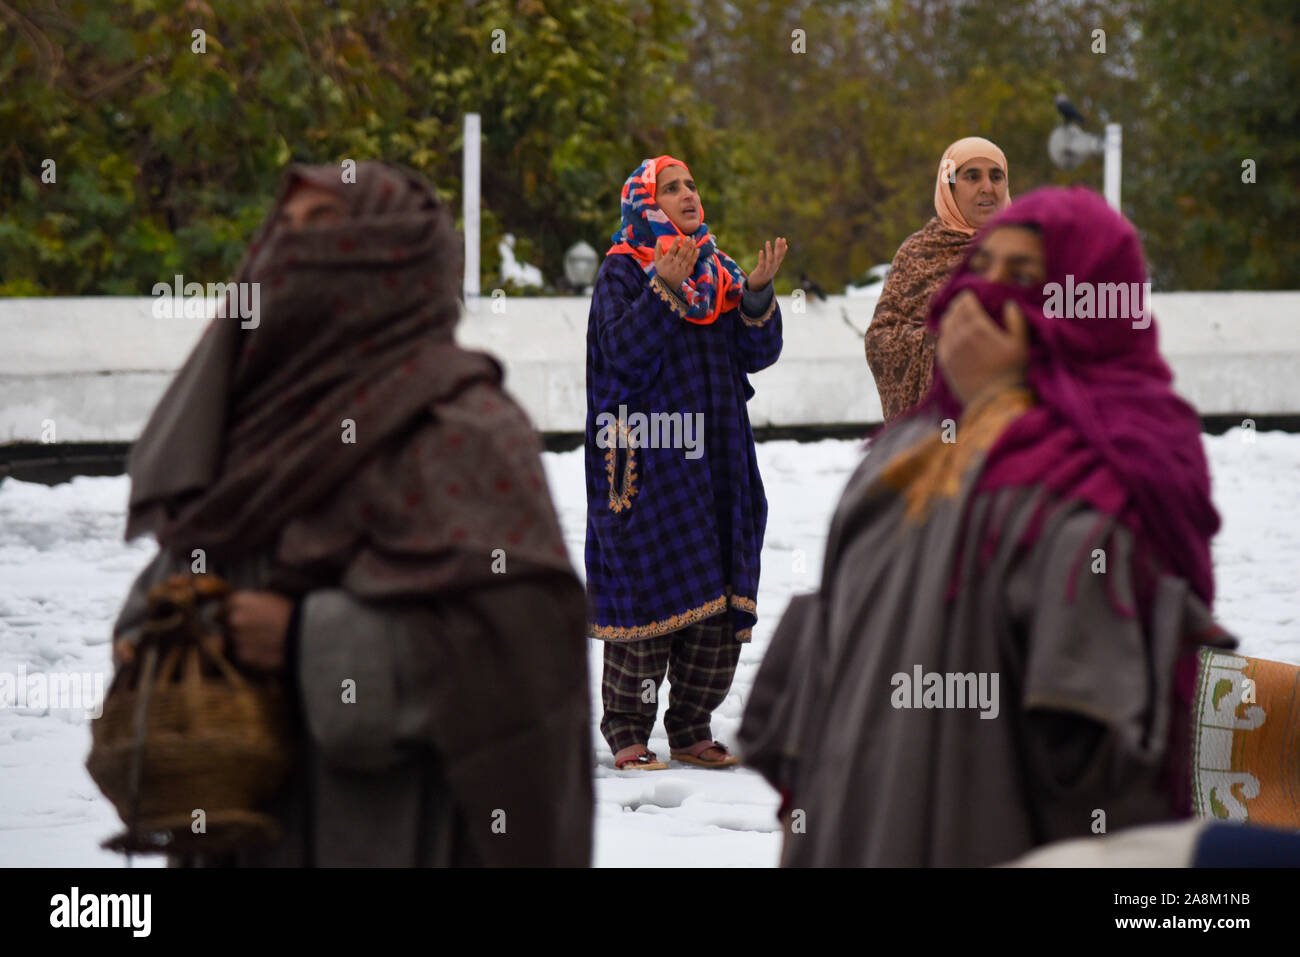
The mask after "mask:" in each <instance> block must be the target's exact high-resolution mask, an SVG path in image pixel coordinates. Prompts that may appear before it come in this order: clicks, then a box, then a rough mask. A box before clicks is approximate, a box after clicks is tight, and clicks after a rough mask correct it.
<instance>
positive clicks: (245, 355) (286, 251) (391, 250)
mask: <svg viewBox="0 0 1300 957" xmlns="http://www.w3.org/2000/svg"><path fill="white" fill-rule="evenodd" d="M341 179H342V178H341V176H340V170H339V168H338V167H335V166H317V167H307V166H292V167H290V168H289V170H288V171H287V174H286V176H285V179H284V183H283V185H282V187H281V190H280V194H279V196H278V198H277V201H276V204H275V208H274V210H273V211H272V214H271V216H270V217H268V220H267V222H266V224H265V225H263V227H262V229H261V231H260V232H259V233H258V235H257V237H256V239H255V240H254V242H253V243H252V245H251V246H250V248H249V250H248V253H247V255H246V256H245V259H244V262H243V264H242V266H241V268H240V270H239V274H238V280H239V281H240V282H257V283H260V293H261V315H260V317H259V319H260V322H259V324H258V325H257V326H256V327H255V328H250V329H244V328H241V322H240V320H239V318H237V317H234V318H228V319H227V318H217V319H215V320H213V322H212V324H211V325H210V326H209V327H208V329H207V331H206V332H205V333H204V334H203V336H202V338H201V339H200V341H199V343H198V345H197V346H196V347H195V349H194V351H193V352H192V353H191V355H190V357H189V359H188V360H187V361H186V362H185V364H184V366H183V367H182V368H181V370H180V371H179V372H178V373H177V375H176V378H175V379H174V380H173V381H172V383H171V385H170V387H169V388H168V389H167V392H166V394H165V395H164V396H163V398H162V400H161V401H160V402H159V404H158V406H157V408H156V409H155V410H154V412H153V415H152V416H151V418H150V420H149V423H148V424H147V425H146V427H145V429H144V432H143V434H142V435H141V436H140V439H139V441H137V442H136V443H135V445H134V447H133V448H132V450H131V456H130V460H129V464H128V472H129V474H130V476H131V498H130V510H129V515H128V521H127V538H128V539H129V538H134V537H136V536H138V535H141V534H145V533H148V532H153V533H155V534H156V535H157V537H158V541H159V544H160V545H161V546H163V547H164V548H166V549H168V550H170V551H172V552H174V553H177V554H182V555H186V556H188V554H189V552H190V550H191V549H193V548H203V549H205V550H206V552H207V554H208V556H209V557H212V558H217V559H221V558H232V559H233V558H239V557H243V556H248V555H253V554H256V553H259V552H272V553H273V554H274V556H275V559H276V565H277V568H278V569H279V570H281V571H283V572H284V575H283V576H282V577H283V578H284V579H285V580H286V581H295V580H296V581H298V582H299V584H298V585H297V586H296V587H295V586H291V587H289V588H287V589H286V590H297V588H306V587H311V585H310V583H311V582H313V581H326V582H330V583H334V582H337V583H340V584H342V585H343V587H345V588H348V589H349V590H350V591H352V592H353V593H354V594H356V595H358V596H359V597H363V598H368V597H381V596H391V595H400V594H427V593H428V592H430V591H435V590H439V589H444V588H449V587H451V586H461V585H465V584H469V583H471V582H472V581H474V580H476V579H479V580H489V579H490V578H491V573H490V567H491V563H492V558H491V556H492V554H493V550H494V549H497V548H500V549H504V550H505V552H506V555H507V556H508V560H509V561H510V562H511V563H512V565H511V567H510V571H512V572H513V571H515V565H514V564H513V563H516V562H521V563H522V564H523V565H525V566H528V565H529V563H532V564H535V565H539V566H542V567H544V568H547V569H553V570H557V571H562V572H564V573H567V574H572V567H571V565H570V564H569V561H568V556H567V552H566V550H565V547H564V543H563V539H562V536H561V533H560V528H559V523H558V521H557V519H556V515H555V511H554V507H553V506H552V504H551V500H550V497H549V495H548V493H547V489H546V482H545V477H544V475H543V472H542V467H541V461H540V456H539V452H540V448H539V443H538V440H537V437H536V434H535V433H534V431H533V430H532V427H531V425H530V424H529V422H528V420H527V418H526V417H525V416H524V414H523V412H522V411H521V410H520V409H519V408H518V407H517V406H516V405H515V404H514V403H513V402H512V401H511V400H510V399H509V398H508V397H507V396H506V395H505V394H504V393H503V392H502V390H501V388H500V384H501V378H502V373H501V368H500V366H499V365H498V364H497V363H496V361H495V360H494V359H492V358H491V357H490V356H487V355H485V354H482V353H477V352H470V351H467V350H464V349H461V348H460V347H459V346H457V345H456V343H455V341H454V338H453V330H454V327H455V323H456V321H457V320H458V317H459V303H458V301H457V295H458V288H459V283H460V271H461V270H460V267H461V252H460V243H459V238H458V235H457V233H456V231H455V229H454V227H453V225H452V221H451V216H450V214H449V212H448V210H447V208H446V206H445V205H444V204H443V203H442V202H441V201H440V200H439V199H438V197H437V196H436V194H435V193H434V192H433V190H432V188H431V187H430V186H429V185H428V184H427V183H426V182H425V181H424V180H423V179H421V178H420V177H419V176H418V175H416V174H414V173H412V172H409V171H406V170H402V169H399V168H396V167H392V166H387V165H384V164H379V163H370V162H367V163H362V164H360V165H359V167H358V168H357V175H356V182H355V183H348V184H345V183H343V182H341ZM299 181H306V182H309V183H311V184H313V185H317V186H320V187H322V188H325V189H329V190H331V191H333V192H335V193H336V194H337V195H338V196H340V197H342V198H343V200H344V201H345V203H346V206H347V215H346V216H345V218H344V219H343V221H341V222H339V223H337V224H329V225H310V226H307V227H304V228H302V229H294V228H290V227H288V226H284V225H276V223H275V218H276V214H277V213H278V212H279V209H280V207H281V206H282V205H283V203H284V201H285V199H286V197H287V194H288V192H289V190H290V189H291V188H292V187H293V185H294V184H296V183H297V182H299ZM348 420H350V421H351V423H353V424H354V436H355V441H354V442H351V443H349V442H345V441H344V437H345V428H346V424H347V421H348Z"/></svg>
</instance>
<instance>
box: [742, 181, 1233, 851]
mask: <svg viewBox="0 0 1300 957" xmlns="http://www.w3.org/2000/svg"><path fill="white" fill-rule="evenodd" d="M1067 276H1073V289H1074V290H1075V292H1076V294H1080V295H1082V294H1083V290H1085V289H1086V288H1091V289H1092V290H1093V296H1094V299H1093V305H1094V308H1093V309H1091V310H1090V311H1088V314H1089V315H1090V316H1099V317H1098V318H1091V317H1089V318H1076V316H1078V315H1080V313H1081V312H1082V310H1074V309H1073V308H1072V307H1073V304H1066V303H1064V302H1063V299H1062V295H1061V294H1062V292H1063V290H1064V288H1066V282H1067V279H1066V277H1067ZM1145 279H1146V274H1145V268H1144V266H1143V260H1142V251H1141V246H1140V244H1139V241H1138V237H1137V233H1136V232H1135V231H1134V229H1133V227H1132V226H1131V225H1130V224H1129V223H1128V222H1127V221H1126V220H1124V219H1123V218H1122V217H1121V216H1119V215H1118V214H1117V213H1115V212H1114V211H1112V210H1111V209H1110V208H1109V207H1108V206H1107V205H1106V204H1105V202H1104V201H1103V200H1102V199H1101V198H1100V197H1099V196H1097V195H1096V194H1094V193H1091V192H1089V191H1087V190H1084V189H1081V188H1075V189H1068V190H1066V189H1042V190H1038V191H1036V192H1033V193H1031V194H1029V195H1027V196H1025V197H1024V198H1023V199H1021V200H1019V201H1018V202H1016V203H1015V204H1013V205H1012V206H1011V207H1010V208H1009V209H1008V210H1006V211H1005V212H1003V213H1002V214H1000V215H999V216H997V217H996V218H995V219H993V220H992V221H991V222H990V223H989V224H988V226H986V227H985V229H984V230H983V231H982V232H981V233H979V234H977V236H976V238H975V242H974V243H973V244H972V247H971V250H970V252H969V253H968V254H967V256H966V257H965V259H964V260H963V261H962V263H961V265H960V266H959V267H958V269H957V272H956V273H955V275H954V277H953V278H952V279H951V280H950V281H949V282H948V283H947V284H946V285H945V286H944V288H943V289H942V290H941V291H940V292H939V294H938V295H937V296H936V297H935V300H934V302H933V304H932V306H931V308H930V316H929V325H930V328H931V329H932V330H933V331H935V332H936V333H937V343H938V345H937V352H936V363H935V368H936V371H937V373H938V374H936V375H935V377H934V386H933V388H932V390H931V391H930V393H929V394H928V396H927V397H926V398H925V400H923V401H922V402H921V403H920V405H919V406H918V407H917V408H916V409H915V410H914V411H913V412H912V413H911V414H909V415H906V416H904V417H902V418H901V419H900V420H899V421H898V422H896V423H895V424H893V425H891V426H889V427H887V428H886V429H885V431H884V432H883V433H881V435H880V436H879V437H878V438H877V439H876V440H875V441H874V442H873V443H872V446H871V450H870V453H869V454H868V456H867V458H866V460H865V461H864V462H863V463H862V465H861V467H860V468H859V469H858V471H857V473H856V474H855V475H854V477H853V478H852V479H851V480H850V482H849V485H848V488H847V489H846V491H845V493H844V497H843V499H842V501H841V502H840V505H839V508H838V510H837V512H836V514H835V517H834V520H833V522H832V525H831V530H830V536H829V539H828V542H827V549H826V558H825V563H824V573H823V578H822V583H821V587H820V590H819V591H818V592H816V593H814V594H812V595H804V596H800V597H797V598H795V599H794V600H793V601H792V602H791V606H790V608H789V610H788V611H787V613H786V616H785V618H784V619H783V620H782V622H781V624H780V626H779V628H778V629H777V632H776V634H775V636H774V637H773V639H772V644H771V646H770V648H769V650H768V654H767V656H766V658H765V660H764V662H763V666H762V669H761V671H760V674H759V676H758V680H757V681H756V683H755V686H754V690H753V692H752V694H751V696H750V701H749V705H748V709H747V712H746V715H745V719H744V725H743V726H742V729H741V746H742V749H743V751H744V754H745V757H746V759H747V760H748V761H749V762H750V763H751V764H753V765H754V766H755V767H757V768H758V769H759V770H760V771H762V772H763V774H764V775H765V776H767V777H768V779H769V780H770V781H771V782H772V783H773V784H774V786H776V787H777V788H779V789H780V790H781V791H782V792H783V796H784V797H785V799H786V808H787V809H796V808H797V809H799V810H801V811H802V812H803V814H804V815H805V816H806V818H805V819H806V820H807V821H809V822H813V821H815V822H817V826H815V827H813V826H811V825H810V826H808V827H806V828H802V829H795V828H792V829H791V831H790V833H788V835H787V838H786V843H785V850H784V858H783V861H784V863H786V864H795V865H798V864H818V865H826V864H850V865H963V866H964V865H985V864H994V863H998V862H1001V861H1006V860H1010V859H1012V858H1015V857H1017V856H1018V855H1020V854H1023V853H1024V852H1025V851H1027V850H1029V849H1030V848H1032V847H1035V846H1037V845H1039V844H1043V843H1046V842H1049V841H1053V840H1058V839H1062V838H1066V837H1072V836H1083V835H1087V834H1090V833H1098V832H1099V831H1100V830H1107V831H1114V830H1117V829H1119V828H1122V827H1128V826H1132V825H1136V824H1142V823H1147V822H1150V821H1157V820H1163V819H1168V818H1174V817H1179V816H1185V815H1187V814H1188V813H1189V812H1190V769H1189V767H1188V763H1189V761H1188V758H1189V754H1190V749H1189V747H1188V734H1189V733H1190V717H1191V713H1190V701H1191V691H1192V687H1191V686H1192V682H1193V681H1194V678H1195V666H1196V665H1195V650H1196V649H1197V647H1198V646H1199V645H1203V644H1211V645H1218V646H1220V647H1230V646H1231V645H1232V644H1233V643H1234V642H1233V640H1232V639H1231V638H1230V637H1229V636H1227V635H1226V634H1225V633H1224V632H1223V631H1222V630H1221V629H1219V628H1218V627H1217V626H1216V625H1214V624H1213V622H1212V621H1211V618H1210V611H1209V608H1210V604H1211V602H1212V601H1213V598H1214V580H1213V574H1212V570H1211V565H1210V538H1211V536H1213V534H1214V533H1215V531H1216V530H1217V529H1218V524H1219V522H1218V515H1217V513H1216V512H1215V510H1214V507H1213V505H1212V504H1211V501H1210V483H1209V472H1208V469H1207V466H1206V461H1205V456H1204V452H1203V450H1202V447H1201V438H1200V422H1199V419H1198V417H1197V415H1196V412H1195V410H1194V409H1192V408H1191V406H1189V405H1188V404H1187V403H1186V402H1184V401H1183V400H1182V399H1180V398H1179V397H1178V396H1176V395H1175V394H1174V392H1173V391H1172V389H1171V387H1170V382H1171V374H1170V371H1169V368H1168V366H1167V365H1166V364H1165V362H1164V360H1163V359H1162V358H1161V357H1160V354H1159V351H1158V350H1157V347H1156V341H1157V340H1156V329H1155V324H1154V323H1153V322H1152V321H1151V317H1150V315H1149V313H1148V312H1147V311H1146V310H1147V303H1146V302H1145V298H1144V288H1143V284H1144V281H1145ZM1121 284H1122V287H1123V289H1124V290H1125V292H1126V293H1129V294H1131V295H1126V296H1125V297H1124V299H1123V301H1122V302H1121V300H1120V297H1119V289H1120V288H1121ZM1103 292H1104V295H1102V293H1103ZM1099 305H1100V307H1101V308H1097V307H1098V306H1099ZM1065 316H1070V317H1071V318H1065Z"/></svg>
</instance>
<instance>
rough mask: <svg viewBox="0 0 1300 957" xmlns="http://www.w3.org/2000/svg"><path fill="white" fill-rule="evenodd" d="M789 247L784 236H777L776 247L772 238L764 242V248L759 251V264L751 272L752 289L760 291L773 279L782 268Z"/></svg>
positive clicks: (750, 283)
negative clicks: (782, 261)
mask: <svg viewBox="0 0 1300 957" xmlns="http://www.w3.org/2000/svg"><path fill="white" fill-rule="evenodd" d="M788 248H789V247H788V246H787V245H786V241H785V237H784V236H778V237H776V244H775V248H774V247H773V243H772V242H771V241H770V240H769V241H768V242H766V243H764V244H763V248H762V249H760V250H759V251H758V265H757V266H755V267H754V271H753V272H752V273H750V274H749V288H750V289H752V290H754V291H755V292H758V291H759V290H761V289H764V288H765V287H766V286H767V284H768V283H769V282H771V281H772V277H773V276H775V275H776V271H777V270H778V269H780V268H781V260H783V259H785V251H786V250H787V249H788Z"/></svg>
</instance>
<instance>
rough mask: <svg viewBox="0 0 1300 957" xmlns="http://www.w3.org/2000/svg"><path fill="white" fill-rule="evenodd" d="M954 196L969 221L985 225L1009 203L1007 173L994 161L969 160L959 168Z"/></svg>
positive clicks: (953, 189)
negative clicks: (1007, 201)
mask: <svg viewBox="0 0 1300 957" xmlns="http://www.w3.org/2000/svg"><path fill="white" fill-rule="evenodd" d="M952 195H953V199H954V200H955V201H956V203H957V208H958V209H959V210H961V214H962V215H963V216H965V217H966V222H968V223H970V224H971V225H972V226H976V227H979V226H983V225H984V223H985V221H986V220H987V219H988V218H989V217H990V216H992V215H993V214H994V213H996V212H997V211H998V210H999V209H1001V208H1002V206H1003V204H1004V203H1005V202H1006V200H1007V174H1006V173H1004V172H1003V171H1002V167H1000V166H999V165H998V164H997V163H995V162H993V161H992V160H986V159H980V158H978V157H976V158H975V159H973V160H967V161H966V162H965V163H962V164H961V166H960V167H958V169H957V173H956V179H955V180H954V182H953V184H952Z"/></svg>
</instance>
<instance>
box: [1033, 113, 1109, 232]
mask: <svg viewBox="0 0 1300 957" xmlns="http://www.w3.org/2000/svg"><path fill="white" fill-rule="evenodd" d="M1123 142H1124V131H1123V127H1121V126H1120V125H1119V124H1118V123H1107V124H1106V135H1105V137H1104V138H1103V137H1100V136H1097V135H1095V134H1093V133H1089V132H1087V131H1085V130H1083V129H1082V128H1081V127H1080V126H1079V124H1078V123H1075V122H1073V121H1066V122H1064V123H1062V124H1061V125H1060V126H1058V127H1057V128H1056V129H1054V130H1052V135H1051V136H1049V137H1048V138H1047V153H1048V155H1049V156H1051V158H1052V162H1053V163H1055V164H1056V165H1057V166H1059V167H1061V169H1074V167H1076V166H1078V165H1079V164H1080V163H1082V162H1083V161H1084V160H1086V159H1087V158H1088V157H1090V156H1098V155H1100V156H1102V157H1103V163H1104V166H1105V168H1104V170H1103V172H1102V183H1103V188H1104V190H1105V194H1106V202H1108V203H1110V206H1111V209H1113V210H1115V211H1116V212H1121V209H1120V177H1119V172H1120V159H1121V156H1122V153H1123Z"/></svg>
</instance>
